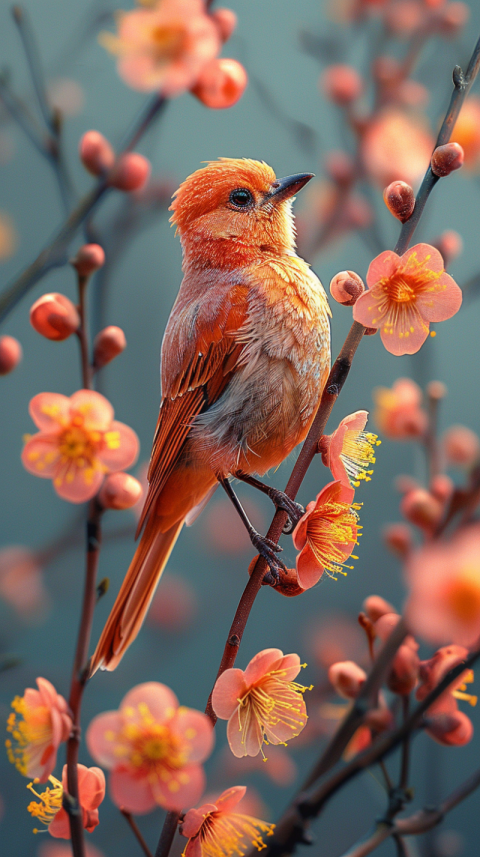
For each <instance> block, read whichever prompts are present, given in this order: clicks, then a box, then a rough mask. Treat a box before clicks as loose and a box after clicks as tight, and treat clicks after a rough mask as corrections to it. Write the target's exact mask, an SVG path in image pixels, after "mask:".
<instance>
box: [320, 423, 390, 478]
mask: <svg viewBox="0 0 480 857" xmlns="http://www.w3.org/2000/svg"><path fill="white" fill-rule="evenodd" d="M367 419H368V411H356V412H355V413H354V414H349V416H348V417H344V419H343V420H342V421H341V423H340V425H339V426H338V428H337V429H335V431H334V432H333V434H331V435H323V437H322V440H321V441H320V446H321V449H322V460H323V463H324V464H325V466H326V467H329V468H330V470H331V471H332V476H333V478H334V479H336V480H338V481H340V482H341V483H342V485H345V486H346V487H347V488H348V487H350V486H355V488H358V486H359V485H360V481H361V480H362V479H364V480H365V481H366V482H370V478H371V475H372V473H373V470H372V467H373V465H374V464H375V461H376V459H375V447H376V446H378V445H379V444H380V443H381V441H379V440H378V438H377V435H376V434H372V433H371V432H366V431H364V429H365V426H366V424H367ZM369 468H370V469H369Z"/></svg>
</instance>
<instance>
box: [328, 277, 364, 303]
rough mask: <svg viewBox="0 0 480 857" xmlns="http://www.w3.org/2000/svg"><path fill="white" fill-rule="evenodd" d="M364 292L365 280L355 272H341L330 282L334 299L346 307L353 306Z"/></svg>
mask: <svg viewBox="0 0 480 857" xmlns="http://www.w3.org/2000/svg"><path fill="white" fill-rule="evenodd" d="M364 291H365V285H364V283H363V280H362V278H361V277H359V276H358V274H356V273H355V272H354V271H340V273H339V274H335V276H334V277H333V279H332V280H331V282H330V294H331V296H332V298H334V299H335V300H336V301H337V303H339V304H343V305H344V306H353V305H354V303H355V301H356V300H358V298H359V297H360V295H361V294H363V292H364Z"/></svg>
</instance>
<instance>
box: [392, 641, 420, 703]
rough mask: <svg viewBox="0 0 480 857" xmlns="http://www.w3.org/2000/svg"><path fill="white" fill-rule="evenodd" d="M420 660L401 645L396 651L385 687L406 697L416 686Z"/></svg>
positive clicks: (410, 650) (407, 647)
mask: <svg viewBox="0 0 480 857" xmlns="http://www.w3.org/2000/svg"><path fill="white" fill-rule="evenodd" d="M419 668H420V658H419V657H418V655H417V653H416V652H415V651H414V650H413V649H412V648H411V647H410V646H408V645H405V644H403V645H402V646H400V648H399V649H398V651H397V654H396V655H395V657H394V659H393V663H392V667H391V670H390V673H389V675H388V678H387V687H388V688H389V689H390V690H391V691H393V693H399V694H401V695H402V696H408V694H410V693H411V692H412V690H413V688H414V687H415V685H416V684H417V681H418V674H419Z"/></svg>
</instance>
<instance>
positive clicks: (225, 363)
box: [89, 158, 331, 675]
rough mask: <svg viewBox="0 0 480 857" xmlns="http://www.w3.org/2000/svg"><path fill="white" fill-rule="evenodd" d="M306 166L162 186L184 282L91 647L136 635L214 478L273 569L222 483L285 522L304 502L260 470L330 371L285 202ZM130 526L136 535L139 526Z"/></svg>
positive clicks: (257, 168) (294, 433) (323, 311)
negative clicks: (167, 189)
mask: <svg viewBox="0 0 480 857" xmlns="http://www.w3.org/2000/svg"><path fill="white" fill-rule="evenodd" d="M311 178H313V175H312V174H311V173H299V174H295V175H291V176H287V177H286V178H281V179H277V178H276V175H275V172H274V171H273V169H272V168H271V167H270V166H268V165H267V164H266V163H265V162H263V161H256V160H251V159H247V158H241V159H240V158H219V159H217V160H214V161H208V162H207V163H206V166H204V167H201V168H200V169H198V170H197V171H196V172H194V173H192V175H190V176H188V178H187V179H186V180H185V181H184V182H183V183H182V184H181V185H180V187H179V188H178V190H177V191H176V192H175V194H174V195H173V202H172V205H171V207H170V210H171V211H173V215H172V217H171V221H172V223H173V224H174V225H175V226H176V234H178V235H179V236H180V241H181V244H182V250H183V263H182V270H183V280H182V283H181V286H180V290H179V292H178V295H177V298H176V300H175V303H174V305H173V308H172V311H171V313H170V317H169V319H168V323H167V327H166V330H165V334H164V338H163V342H162V349H161V396H162V397H161V404H160V412H159V416H158V421H157V426H156V430H155V435H154V439H153V448H152V454H151V459H150V466H149V471H148V491H147V494H146V498H145V503H144V506H143V511H142V514H141V517H140V522H139V529H138V533H140V532H142V535H141V539H140V542H139V544H138V547H137V549H136V552H135V555H134V557H133V560H132V562H131V564H130V567H129V569H128V571H127V574H126V577H125V579H124V581H123V583H122V585H121V588H120V591H119V594H118V596H117V599H116V601H115V603H114V605H113V608H112V610H111V613H110V615H109V617H108V619H107V622H106V624H105V627H104V629H103V631H102V633H101V636H100V639H99V642H98V644H97V647H96V649H95V652H94V654H93V656H92V658H91V659H90V666H89V674H90V675H93V674H94V673H95V672H96V671H97V670H98V669H99V668H102V669H107V670H113V669H115V668H116V667H117V666H118V664H119V662H120V660H121V659H122V657H123V655H124V654H125V652H126V650H127V649H128V647H129V646H130V644H131V643H132V642H133V640H134V639H135V638H136V636H137V634H138V632H139V630H140V627H141V625H142V623H143V620H144V618H145V615H146V613H147V611H148V607H149V604H150V602H151V599H152V598H153V595H154V592H155V589H156V586H157V584H158V582H159V580H160V577H161V575H162V571H163V569H164V568H165V565H166V563H167V561H168V558H169V556H170V554H171V551H172V549H173V547H174V545H175V542H176V540H177V538H178V536H179V533H180V531H181V529H182V526H183V525H184V523H185V522H187V523H189V522H191V521H192V520H193V519H194V518H195V516H196V515H197V514H198V513H199V512H200V511H201V510H202V508H203V507H204V506H205V504H206V502H207V501H208V500H209V499H210V497H211V495H212V494H213V492H214V491H215V489H216V488H217V487H218V485H219V483H220V484H221V485H223V487H224V488H225V490H226V491H227V493H228V494H229V495H230V497H231V499H232V500H233V501H234V503H235V505H236V506H237V509H238V511H239V512H240V514H241V516H242V518H243V520H244V523H245V525H246V526H247V529H248V530H249V533H250V537H251V540H252V543H253V544H254V546H255V547H256V548H257V549H258V550H259V552H260V553H261V554H262V556H264V557H265V558H266V560H267V562H268V564H269V566H270V569H271V570H272V571H273V572H274V573H276V574H277V575H278V572H279V570H281V568H282V567H283V568H285V566H283V564H282V563H281V562H280V561H279V560H278V558H277V552H278V551H279V550H280V548H279V546H278V545H277V544H274V543H272V542H269V540H268V539H265V538H263V537H262V536H260V534H259V533H257V532H256V530H255V529H254V528H253V526H252V525H251V523H250V522H249V521H248V518H247V517H246V515H245V513H244V512H243V509H242V507H241V505H240V503H239V502H238V500H237V499H236V495H235V493H234V491H233V489H232V488H231V484H230V482H231V479H232V478H239V479H242V480H243V481H245V482H250V484H252V485H254V486H255V487H257V488H259V489H260V490H262V491H264V492H265V493H267V494H269V495H270V497H271V498H272V500H273V501H274V503H275V504H276V505H277V506H279V507H280V508H283V509H285V510H286V511H287V512H288V514H289V515H290V517H291V518H292V520H295V519H297V520H298V518H299V516H300V514H301V513H302V511H303V510H302V507H301V506H299V504H296V503H294V502H293V501H292V500H289V498H288V497H286V495H285V494H282V492H281V491H277V490H276V489H273V488H271V487H269V486H266V485H264V483H262V482H261V481H260V480H259V479H258V478H257V477H258V476H262V475H264V474H265V473H266V472H267V471H268V470H270V469H271V468H276V467H278V465H280V464H281V462H282V461H283V460H284V459H285V458H286V457H287V456H288V455H289V454H290V453H291V452H292V450H293V449H294V448H295V447H296V446H297V444H299V443H300V442H301V441H302V440H304V438H305V437H306V435H307V433H308V430H309V428H310V425H311V423H312V421H313V418H314V416H315V413H316V410H317V408H318V405H319V402H320V399H321V395H322V391H323V388H324V385H325V383H326V379H327V377H328V373H329V369H330V359H331V358H330V320H329V317H330V315H331V312H330V308H329V305H328V301H327V297H326V294H325V290H324V288H323V286H322V284H321V282H320V280H319V279H318V278H317V276H316V275H315V273H314V272H313V271H312V269H311V268H310V266H309V265H308V263H307V262H305V261H304V260H303V259H301V258H300V257H299V256H298V255H297V253H296V249H295V226H294V218H293V213H292V202H293V199H294V197H295V194H296V193H297V192H298V191H299V190H301V188H303V187H304V185H305V184H306V183H307V182H308V181H310V179H311ZM138 533H137V535H138Z"/></svg>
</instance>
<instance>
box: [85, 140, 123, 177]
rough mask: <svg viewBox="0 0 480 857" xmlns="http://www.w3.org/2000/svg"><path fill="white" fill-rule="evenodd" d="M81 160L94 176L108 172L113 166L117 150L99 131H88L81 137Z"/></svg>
mask: <svg viewBox="0 0 480 857" xmlns="http://www.w3.org/2000/svg"><path fill="white" fill-rule="evenodd" d="M79 153H80V160H81V162H82V164H83V166H84V167H85V169H86V170H88V172H89V173H92V175H94V176H99V175H101V174H102V173H106V172H107V171H108V170H110V169H111V168H112V167H113V164H114V162H115V152H114V151H113V149H112V147H111V145H110V143H109V142H108V140H107V139H106V138H105V137H104V136H103V134H100V132H99V131H87V132H86V133H85V134H84V135H83V137H82V138H81V139H80V145H79Z"/></svg>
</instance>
